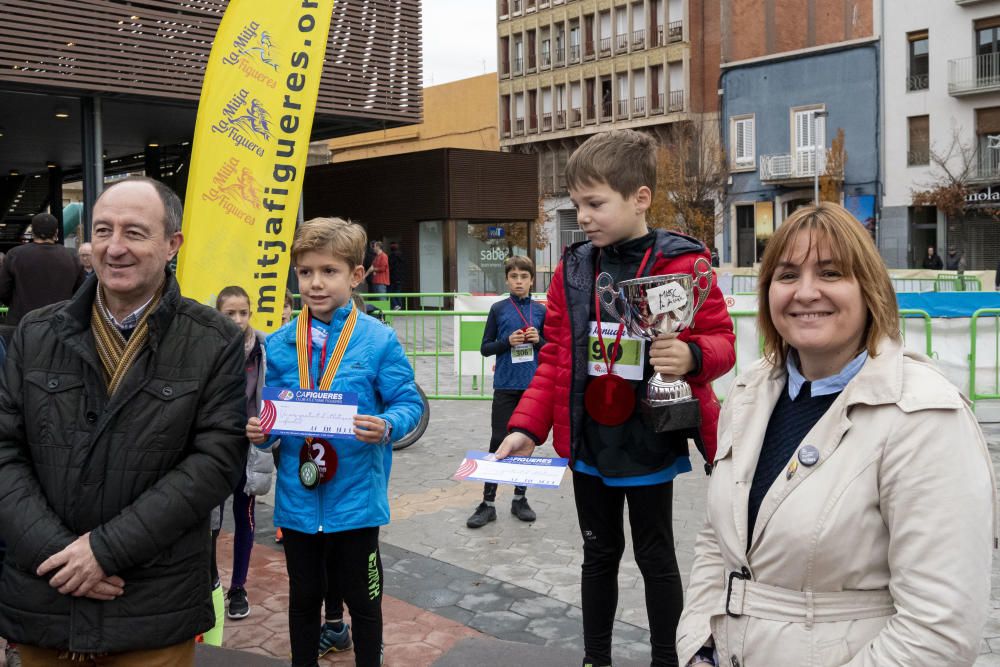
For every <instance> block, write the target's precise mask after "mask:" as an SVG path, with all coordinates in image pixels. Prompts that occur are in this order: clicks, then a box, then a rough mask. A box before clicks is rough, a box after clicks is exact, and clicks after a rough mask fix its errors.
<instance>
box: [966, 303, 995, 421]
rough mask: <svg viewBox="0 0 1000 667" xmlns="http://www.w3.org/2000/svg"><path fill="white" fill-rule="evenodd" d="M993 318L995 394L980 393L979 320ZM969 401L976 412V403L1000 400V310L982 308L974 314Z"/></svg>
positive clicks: (970, 344) (970, 338)
mask: <svg viewBox="0 0 1000 667" xmlns="http://www.w3.org/2000/svg"><path fill="white" fill-rule="evenodd" d="M984 316H985V317H991V318H993V323H994V326H993V358H994V359H995V360H996V361H995V362H994V364H993V392H992V393H986V392H983V393H980V392H979V389H978V388H977V387H976V365H977V364H976V362H977V341H978V338H979V318H980V317H984ZM969 341H970V342H969V400H970V401H972V410H973V412H975V410H976V401H982V400H1000V308H980V309H979V310H977V311H976V312H974V313H973V314H972V320H971V321H970V322H969Z"/></svg>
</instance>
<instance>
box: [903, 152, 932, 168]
mask: <svg viewBox="0 0 1000 667" xmlns="http://www.w3.org/2000/svg"><path fill="white" fill-rule="evenodd" d="M930 163H931V151H930V149H928V148H924V149H920V150H915V151H906V166H907V167H920V166H923V165H928V164H930Z"/></svg>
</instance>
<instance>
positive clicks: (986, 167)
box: [969, 150, 1000, 183]
mask: <svg viewBox="0 0 1000 667" xmlns="http://www.w3.org/2000/svg"><path fill="white" fill-rule="evenodd" d="M969 180H970V181H973V182H977V183H996V182H997V181H1000V156H998V155H996V151H994V150H991V151H990V153H989V154H987V155H983V154H980V155H979V156H978V157H977V159H976V165H975V169H974V170H973V172H972V176H971V177H970V179H969Z"/></svg>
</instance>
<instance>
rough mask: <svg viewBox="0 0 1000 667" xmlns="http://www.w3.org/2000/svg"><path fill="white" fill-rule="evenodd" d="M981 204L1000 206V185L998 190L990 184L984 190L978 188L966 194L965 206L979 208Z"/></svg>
mask: <svg viewBox="0 0 1000 667" xmlns="http://www.w3.org/2000/svg"><path fill="white" fill-rule="evenodd" d="M981 206H988V207H994V206H997V207H1000V185H998V189H996V190H994V189H993V186H992V185H990V186H987V187H986V188H985V189H983V190H976V191H975V192H970V193H969V194H967V195H965V208H979V207H981Z"/></svg>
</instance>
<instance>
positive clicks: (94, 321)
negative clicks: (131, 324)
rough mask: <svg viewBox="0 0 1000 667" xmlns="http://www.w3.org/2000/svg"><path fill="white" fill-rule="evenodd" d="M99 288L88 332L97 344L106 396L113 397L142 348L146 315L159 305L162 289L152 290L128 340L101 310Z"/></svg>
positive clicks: (102, 309) (101, 303)
mask: <svg viewBox="0 0 1000 667" xmlns="http://www.w3.org/2000/svg"><path fill="white" fill-rule="evenodd" d="M103 291H104V290H103V288H102V287H101V285H100V284H98V285H97V297H96V298H95V299H94V305H93V307H92V309H91V313H90V330H91V331H92V332H93V334H94V340H95V341H96V343H97V354H98V356H99V357H100V358H101V365H102V366H104V383H105V384H106V385H107V387H108V396H109V397H110V396H114V394H115V391H117V390H118V387H120V386H121V383H122V380H124V379H125V376H126V375H127V374H128V371H129V369H130V368H132V364H134V363H135V359H136V357H138V356H139V353H140V352H141V351H142V348H143V346H145V345H146V340H147V339H148V338H149V324H148V320H149V315H150V313H152V312H153V311H154V310H156V306H158V305H159V303H160V297H161V296H162V295H163V285H160V287H159V288H158V289H157V290H156V294H155V295H154V296H153V300H152V301H150V302H149V305H148V306H146V312H144V313H143V314H142V318H141V319H140V320H139V324H138V325H136V327H135V329H134V330H133V331H132V335H131V336H129V338H128V340H125V336H123V335H122V332H121V331H119V330H118V327H116V326H115V325H114V323H113V322H112V321H111V317H110V316H109V315H108V309H107V308H105V306H104V298H103V297H102V293H103Z"/></svg>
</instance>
